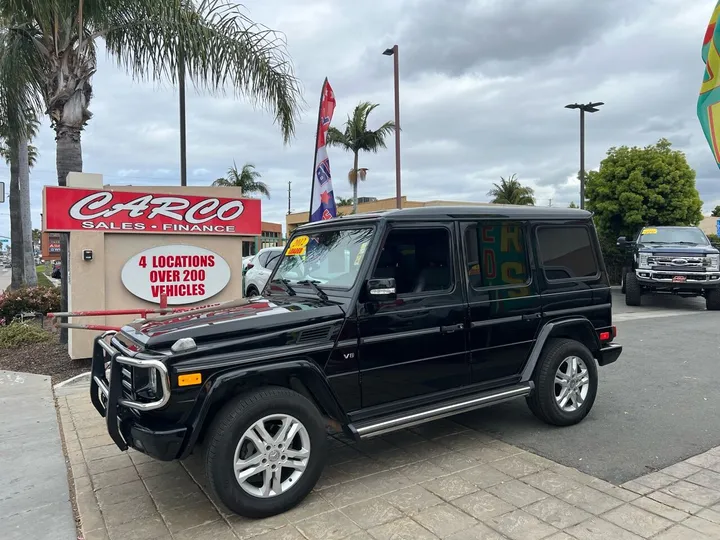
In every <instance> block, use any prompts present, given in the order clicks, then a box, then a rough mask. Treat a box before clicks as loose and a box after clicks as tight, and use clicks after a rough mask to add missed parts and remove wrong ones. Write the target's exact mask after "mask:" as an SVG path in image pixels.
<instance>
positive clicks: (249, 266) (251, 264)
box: [245, 263, 255, 270]
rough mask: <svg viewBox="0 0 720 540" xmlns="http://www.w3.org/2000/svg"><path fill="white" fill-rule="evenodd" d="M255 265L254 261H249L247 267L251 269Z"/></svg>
mask: <svg viewBox="0 0 720 540" xmlns="http://www.w3.org/2000/svg"><path fill="white" fill-rule="evenodd" d="M253 266H255V265H254V264H253V263H248V265H247V266H246V267H245V269H246V270H250V269H251V268H252V267H253Z"/></svg>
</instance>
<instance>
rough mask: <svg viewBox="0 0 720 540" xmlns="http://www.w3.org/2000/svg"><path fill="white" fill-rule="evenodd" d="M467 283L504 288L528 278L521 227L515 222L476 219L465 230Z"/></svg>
mask: <svg viewBox="0 0 720 540" xmlns="http://www.w3.org/2000/svg"><path fill="white" fill-rule="evenodd" d="M465 264H466V265H467V266H466V271H467V274H468V279H469V282H470V286H471V287H473V288H474V289H481V288H484V287H505V286H509V285H523V284H526V283H527V282H528V281H529V275H530V273H529V270H528V258H527V252H526V243H525V229H524V228H523V224H522V223H518V222H480V223H477V224H473V225H470V226H469V227H468V228H467V229H465Z"/></svg>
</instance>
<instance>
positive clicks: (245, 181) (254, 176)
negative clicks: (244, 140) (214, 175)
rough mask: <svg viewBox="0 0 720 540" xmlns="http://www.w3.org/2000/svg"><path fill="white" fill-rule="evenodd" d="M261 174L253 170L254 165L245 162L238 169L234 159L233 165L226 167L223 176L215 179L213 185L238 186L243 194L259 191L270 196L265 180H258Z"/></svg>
mask: <svg viewBox="0 0 720 540" xmlns="http://www.w3.org/2000/svg"><path fill="white" fill-rule="evenodd" d="M261 176H262V175H261V174H260V173H259V172H257V171H256V170H255V165H253V164H252V163H246V164H245V165H243V167H242V169H241V170H240V171H238V168H237V165H236V164H235V160H233V166H232V167H230V168H229V169H228V172H227V176H225V178H218V179H217V180H215V181H214V182H213V183H212V185H213V186H225V187H239V188H240V189H242V192H243V195H252V194H253V193H259V194H260V195H265V196H266V197H267V198H268V199H269V198H270V188H269V187H268V185H267V184H266V183H265V182H261V181H260V180H258V178H260V177H261Z"/></svg>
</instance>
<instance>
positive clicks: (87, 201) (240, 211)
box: [43, 186, 262, 236]
mask: <svg viewBox="0 0 720 540" xmlns="http://www.w3.org/2000/svg"><path fill="white" fill-rule="evenodd" d="M43 208H44V212H43V220H44V230H46V231H58V232H64V231H102V232H116V233H162V234H172V233H175V234H227V235H248V236H256V235H259V234H261V232H262V225H261V216H260V200H259V199H231V198H225V197H202V196H198V195H179V194H163V193H143V192H141V191H113V190H110V189H105V190H101V189H85V188H71V187H56V186H45V188H44V189H43Z"/></svg>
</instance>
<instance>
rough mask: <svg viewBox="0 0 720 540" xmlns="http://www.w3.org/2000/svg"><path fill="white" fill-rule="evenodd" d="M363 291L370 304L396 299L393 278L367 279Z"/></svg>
mask: <svg viewBox="0 0 720 540" xmlns="http://www.w3.org/2000/svg"><path fill="white" fill-rule="evenodd" d="M365 291H366V292H367V295H368V299H369V300H370V301H371V302H378V301H386V300H395V299H396V298H397V292H396V290H395V279H394V278H386V279H368V280H367V284H366V285H365Z"/></svg>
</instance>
